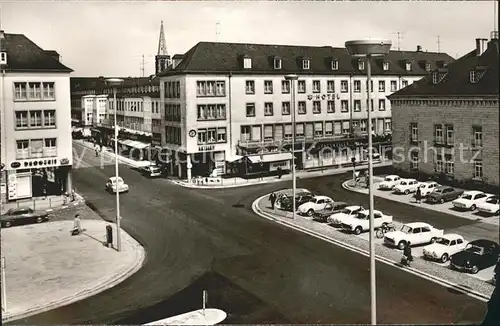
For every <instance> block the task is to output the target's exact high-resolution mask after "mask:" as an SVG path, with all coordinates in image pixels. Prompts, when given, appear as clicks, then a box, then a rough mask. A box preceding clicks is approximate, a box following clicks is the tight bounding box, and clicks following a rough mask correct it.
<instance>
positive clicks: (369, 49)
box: [345, 39, 391, 325]
mask: <svg viewBox="0 0 500 326" xmlns="http://www.w3.org/2000/svg"><path fill="white" fill-rule="evenodd" d="M345 47H346V49H347V51H348V52H349V54H350V55H352V56H355V57H366V59H367V60H366V75H367V82H366V85H367V86H366V88H367V90H366V92H367V95H368V100H367V110H368V114H367V119H368V189H369V190H368V193H369V198H370V299H371V300H370V301H371V324H372V325H376V324H377V287H376V277H375V237H374V233H375V232H374V231H375V230H374V218H373V157H372V156H373V154H372V153H373V150H372V119H371V107H370V106H371V93H370V86H371V62H370V60H371V58H372V57H375V56H383V55H386V54H388V53H389V50H390V49H391V41H389V40H372V39H370V40H355V41H347V42H345Z"/></svg>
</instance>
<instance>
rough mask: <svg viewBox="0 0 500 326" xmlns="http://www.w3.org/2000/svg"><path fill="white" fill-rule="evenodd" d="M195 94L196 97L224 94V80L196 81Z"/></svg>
mask: <svg viewBox="0 0 500 326" xmlns="http://www.w3.org/2000/svg"><path fill="white" fill-rule="evenodd" d="M196 96H198V97H209V96H211V97H213V96H226V82H225V81H213V80H205V81H197V82H196Z"/></svg>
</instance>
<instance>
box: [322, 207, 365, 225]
mask: <svg viewBox="0 0 500 326" xmlns="http://www.w3.org/2000/svg"><path fill="white" fill-rule="evenodd" d="M362 210H364V208H363V206H359V205H358V206H347V207H346V208H344V209H343V210H342V211H340V212H338V213H335V214H332V215H330V217H328V219H327V220H326V221H327V222H328V223H329V224H333V225H340V224H342V222H343V221H344V219H346V218H348V217H351V216H356V215H358V213H359V212H360V211H362Z"/></svg>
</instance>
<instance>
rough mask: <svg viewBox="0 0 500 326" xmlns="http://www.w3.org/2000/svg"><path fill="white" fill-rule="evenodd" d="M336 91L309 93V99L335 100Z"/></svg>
mask: <svg viewBox="0 0 500 326" xmlns="http://www.w3.org/2000/svg"><path fill="white" fill-rule="evenodd" d="M335 95H336V94H335V93H327V94H308V95H307V99H308V100H309V101H312V100H316V101H319V100H334V99H335Z"/></svg>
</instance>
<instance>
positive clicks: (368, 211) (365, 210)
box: [359, 209, 380, 215]
mask: <svg viewBox="0 0 500 326" xmlns="http://www.w3.org/2000/svg"><path fill="white" fill-rule="evenodd" d="M373 212H374V213H380V211H379V210H376V209H374V210H373ZM359 213H361V214H366V215H368V214H370V210H369V209H364V210H362V211H360V212H359Z"/></svg>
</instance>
